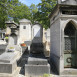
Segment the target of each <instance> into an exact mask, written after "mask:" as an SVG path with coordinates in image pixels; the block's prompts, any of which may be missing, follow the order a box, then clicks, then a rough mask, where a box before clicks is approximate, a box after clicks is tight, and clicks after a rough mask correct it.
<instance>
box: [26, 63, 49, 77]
mask: <svg viewBox="0 0 77 77" xmlns="http://www.w3.org/2000/svg"><path fill="white" fill-rule="evenodd" d="M44 74H50V65H49V64H47V65H27V64H26V65H25V76H28V77H39V76H43V75H44Z"/></svg>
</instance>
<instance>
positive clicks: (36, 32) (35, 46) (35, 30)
mask: <svg viewBox="0 0 77 77" xmlns="http://www.w3.org/2000/svg"><path fill="white" fill-rule="evenodd" d="M31 52H32V53H40V52H43V28H42V26H41V24H39V23H38V22H35V24H34V25H33V26H32V44H31Z"/></svg>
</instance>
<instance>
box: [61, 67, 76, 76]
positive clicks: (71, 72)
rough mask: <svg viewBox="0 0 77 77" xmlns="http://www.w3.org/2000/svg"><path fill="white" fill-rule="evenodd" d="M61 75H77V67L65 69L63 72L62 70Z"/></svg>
mask: <svg viewBox="0 0 77 77" xmlns="http://www.w3.org/2000/svg"><path fill="white" fill-rule="evenodd" d="M61 75H69V76H70V75H73V76H75V75H76V76H77V69H74V68H66V69H64V71H63V72H61Z"/></svg>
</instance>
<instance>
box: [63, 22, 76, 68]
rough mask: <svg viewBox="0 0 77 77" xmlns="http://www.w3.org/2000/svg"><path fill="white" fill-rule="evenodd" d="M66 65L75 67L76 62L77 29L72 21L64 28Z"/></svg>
mask: <svg viewBox="0 0 77 77" xmlns="http://www.w3.org/2000/svg"><path fill="white" fill-rule="evenodd" d="M64 34H65V35H64V67H67V68H73V67H76V66H77V63H76V56H77V52H76V29H75V27H74V25H73V24H72V23H68V24H67V25H66V28H65V30H64Z"/></svg>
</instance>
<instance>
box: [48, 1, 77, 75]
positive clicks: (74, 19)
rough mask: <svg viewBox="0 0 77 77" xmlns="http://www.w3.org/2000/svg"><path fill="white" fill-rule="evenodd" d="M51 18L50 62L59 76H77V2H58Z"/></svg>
mask: <svg viewBox="0 0 77 77" xmlns="http://www.w3.org/2000/svg"><path fill="white" fill-rule="evenodd" d="M49 18H50V26H51V27H50V36H51V37H50V39H51V41H50V43H51V44H50V45H51V46H50V51H51V52H50V60H51V62H53V63H54V65H55V67H56V68H57V71H58V73H59V74H65V75H67V74H68V75H77V61H76V60H77V0H58V4H57V5H56V7H55V8H54V10H53V11H52V13H51V14H50V16H49ZM51 67H52V66H51ZM56 68H55V69H56Z"/></svg>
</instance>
